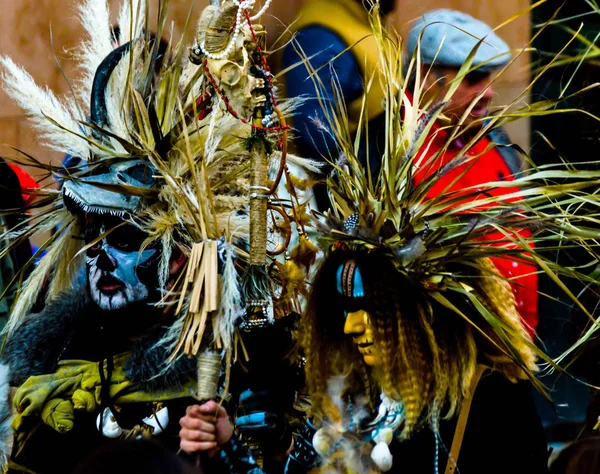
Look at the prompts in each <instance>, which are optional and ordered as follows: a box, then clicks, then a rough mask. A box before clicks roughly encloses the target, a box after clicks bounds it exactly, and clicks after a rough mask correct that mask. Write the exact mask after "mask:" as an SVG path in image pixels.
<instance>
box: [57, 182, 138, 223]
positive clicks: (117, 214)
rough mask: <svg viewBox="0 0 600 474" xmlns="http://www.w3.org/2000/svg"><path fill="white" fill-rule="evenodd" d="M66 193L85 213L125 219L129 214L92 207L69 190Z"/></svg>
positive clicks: (66, 189) (65, 190)
mask: <svg viewBox="0 0 600 474" xmlns="http://www.w3.org/2000/svg"><path fill="white" fill-rule="evenodd" d="M64 193H65V194H66V195H67V196H68V197H69V198H70V199H71V200H73V201H74V202H75V204H77V205H78V206H79V207H80V208H81V210H82V211H83V212H85V213H88V214H98V215H104V214H110V215H111V216H115V217H120V218H125V217H126V216H127V212H125V211H118V210H116V209H106V208H104V207H99V206H90V205H89V204H87V203H86V202H84V201H83V200H82V199H81V198H79V197H78V196H76V195H75V194H74V193H73V192H72V191H70V190H69V188H64Z"/></svg>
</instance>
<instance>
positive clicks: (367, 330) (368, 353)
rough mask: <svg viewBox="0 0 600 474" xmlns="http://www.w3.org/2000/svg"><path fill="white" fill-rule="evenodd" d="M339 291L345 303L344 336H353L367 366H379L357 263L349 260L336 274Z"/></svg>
mask: <svg viewBox="0 0 600 474" xmlns="http://www.w3.org/2000/svg"><path fill="white" fill-rule="evenodd" d="M336 280H337V291H338V293H339V294H340V295H342V301H343V302H344V303H343V304H344V316H345V318H346V319H345V321H344V334H346V335H348V336H351V337H352V339H353V341H354V343H355V344H356V346H357V347H358V351H359V352H360V354H361V355H362V357H363V360H364V361H365V364H367V365H369V366H371V367H373V366H376V365H378V364H379V358H378V356H377V350H376V347H375V339H374V338H373V327H372V325H371V318H370V316H369V313H368V310H367V308H368V301H367V298H366V297H365V290H364V286H363V281H362V275H361V273H360V270H359V268H358V266H357V265H356V262H354V261H353V260H348V261H347V262H345V263H343V264H342V265H340V267H339V268H338V270H337V274H336Z"/></svg>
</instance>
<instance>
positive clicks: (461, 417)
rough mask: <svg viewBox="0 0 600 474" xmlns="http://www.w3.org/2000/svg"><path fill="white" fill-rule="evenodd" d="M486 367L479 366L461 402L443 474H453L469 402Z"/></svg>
mask: <svg viewBox="0 0 600 474" xmlns="http://www.w3.org/2000/svg"><path fill="white" fill-rule="evenodd" d="M486 369H487V367H486V366H485V365H481V364H479V365H478V366H477V370H476V371H475V376H474V377H473V381H472V382H471V390H469V394H468V395H467V396H466V397H465V399H464V400H463V403H462V406H461V407H460V412H459V414H458V421H457V422H456V429H455V430H454V438H452V446H451V447H450V456H449V457H448V463H447V464H446V470H445V471H444V474H454V472H455V471H456V466H457V463H458V455H459V454H460V447H461V446H462V442H463V437H464V436H465V428H466V427H467V421H468V420H469V411H470V410H471V402H472V401H473V397H474V396H475V390H476V389H477V385H478V384H479V380H480V379H481V376H482V375H483V373H484V372H485V370H486Z"/></svg>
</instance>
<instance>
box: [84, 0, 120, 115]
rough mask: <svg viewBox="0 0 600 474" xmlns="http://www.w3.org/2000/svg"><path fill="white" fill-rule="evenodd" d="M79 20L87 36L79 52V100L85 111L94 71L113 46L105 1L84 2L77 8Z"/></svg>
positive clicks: (87, 106) (91, 0)
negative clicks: (80, 70) (81, 73)
mask: <svg viewBox="0 0 600 474" xmlns="http://www.w3.org/2000/svg"><path fill="white" fill-rule="evenodd" d="M79 19H80V21H81V24H82V26H83V28H84V29H85V31H86V32H87V35H88V40H87V41H85V42H83V44H82V47H81V52H80V64H81V66H80V67H81V69H82V70H83V74H84V77H83V80H82V81H81V86H80V88H79V90H78V93H79V97H80V100H81V101H82V102H83V103H85V104H86V110H87V109H88V108H89V104H88V103H89V100H90V96H91V94H92V84H93V82H94V75H95V74H96V69H98V66H99V65H100V63H101V62H102V61H103V60H104V58H106V56H108V55H109V54H110V52H111V51H112V50H113V49H114V46H115V45H114V37H113V35H112V32H111V24H110V13H109V10H108V4H107V2H106V0H84V2H83V3H82V4H81V6H80V7H79Z"/></svg>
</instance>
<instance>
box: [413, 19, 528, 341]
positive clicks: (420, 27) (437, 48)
mask: <svg viewBox="0 0 600 474" xmlns="http://www.w3.org/2000/svg"><path fill="white" fill-rule="evenodd" d="M419 43H420V54H421V58H420V67H421V77H422V78H424V79H423V83H422V84H421V86H422V91H423V97H422V99H421V103H423V104H425V103H427V102H428V101H430V100H433V101H434V102H436V101H437V102H441V101H442V100H444V96H445V94H446V92H447V91H448V88H449V87H450V86H451V85H452V84H453V83H454V82H456V81H457V80H458V81H460V85H459V86H458V88H457V89H456V91H455V93H454V94H453V96H452V97H451V98H450V99H449V100H448V101H447V102H446V103H445V104H444V105H443V116H444V118H445V120H444V121H443V122H442V121H441V120H439V121H438V122H439V123H436V124H434V126H433V128H432V131H431V133H430V135H429V137H428V138H427V139H426V140H425V143H424V144H423V146H422V148H421V149H422V153H421V156H420V158H419V160H418V161H417V163H419V168H418V169H416V170H415V175H414V182H415V185H418V184H419V183H421V182H422V181H423V180H425V179H427V178H429V177H431V176H433V175H434V174H436V173H439V172H440V171H441V170H442V169H444V168H445V170H447V167H448V166H449V164H450V163H451V162H452V161H453V160H455V159H456V160H460V159H462V156H463V155H466V157H467V158H468V157H474V158H472V159H468V160H467V161H466V162H464V163H462V164H459V163H458V161H456V162H455V163H456V164H455V165H453V166H454V168H453V169H452V170H450V171H445V172H444V174H443V176H441V177H440V178H439V179H437V182H436V184H435V185H434V186H433V187H432V188H431V189H430V190H429V192H428V197H431V198H432V197H435V196H438V195H440V194H449V193H453V192H459V191H460V190H463V189H465V188H467V187H470V186H473V187H476V186H478V185H483V184H485V183H488V182H495V181H512V180H514V179H515V178H516V177H517V176H518V175H519V174H520V173H523V172H524V171H525V161H524V160H523V158H522V157H521V156H520V155H519V153H518V152H516V151H515V150H514V149H513V148H511V147H510V140H509V139H508V136H507V134H506V133H505V132H504V131H503V130H502V129H501V128H494V129H493V130H492V131H491V132H490V133H488V134H486V135H484V136H482V137H481V138H480V139H478V140H473V138H474V137H475V136H476V135H477V133H478V132H480V130H481V129H482V127H483V126H485V124H486V117H489V114H490V106H491V103H492V99H493V98H494V90H493V85H494V79H495V77H496V75H497V73H498V71H500V70H501V69H502V68H503V67H505V66H506V65H507V64H508V62H509V60H510V58H511V52H510V48H509V46H508V45H507V44H506V43H505V42H504V41H503V40H502V39H501V38H500V37H499V36H498V35H496V34H495V33H494V31H493V30H492V28H490V26H488V25H487V24H485V23H483V22H482V21H479V20H477V19H475V18H473V17H472V16H470V15H467V14H466V13H463V12H460V11H456V10H449V9H439V10H433V11H430V12H428V13H425V14H424V15H423V16H422V17H421V18H420V19H419V20H418V21H416V22H415V23H414V25H413V27H412V29H411V31H410V34H409V36H408V41H407V44H408V46H407V56H408V58H407V61H406V67H407V69H408V64H409V62H410V58H412V57H414V56H415V55H416V52H417V45H418V44H419ZM475 49H476V52H475V54H474V58H473V62H472V66H471V68H470V70H469V71H468V73H467V74H466V76H465V77H464V78H462V80H461V78H460V77H458V75H459V70H460V68H461V67H462V66H463V64H464V63H465V62H466V61H467V59H468V58H469V55H470V54H471V52H472V51H474V50H475ZM415 64H416V62H415ZM415 67H416V65H415ZM413 69H414V68H413ZM414 77H415V75H414V74H412V75H411V77H408V78H407V81H408V95H409V97H410V98H411V99H412V97H411V91H414V85H415V84H414ZM457 126H459V127H460V133H459V134H458V136H457V137H456V138H455V139H454V140H453V141H452V142H451V143H450V144H449V146H448V147H447V148H446V149H444V147H445V146H446V144H447V142H448V140H449V136H450V134H451V133H452V132H453V131H454V130H455V127H457ZM464 150H466V151H464ZM514 191H515V188H510V187H506V188H495V189H494V195H495V196H497V197H498V200H499V201H501V200H502V196H503V195H508V194H510V193H512V192H514ZM519 234H520V236H521V237H522V238H524V239H527V237H528V236H529V231H527V230H524V231H519ZM487 239H488V240H490V241H498V240H505V237H504V236H503V235H502V234H497V233H490V234H488V236H487ZM499 245H506V243H502V244H499ZM493 261H494V263H495V265H496V266H497V267H498V269H499V271H500V273H501V274H502V275H503V276H504V277H505V278H507V279H508V280H509V281H510V282H511V286H512V289H513V292H514V294H515V299H516V301H517V308H518V311H519V314H520V315H521V317H522V318H523V320H524V322H525V324H526V325H527V327H528V328H529V330H530V332H531V334H533V333H534V332H535V328H536V326H537V323H538V320H539V316H538V293H537V288H538V275H537V273H536V272H537V269H536V267H535V266H534V265H532V264H530V263H528V262H526V261H524V260H518V259H508V258H503V259H499V258H495V259H493Z"/></svg>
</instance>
